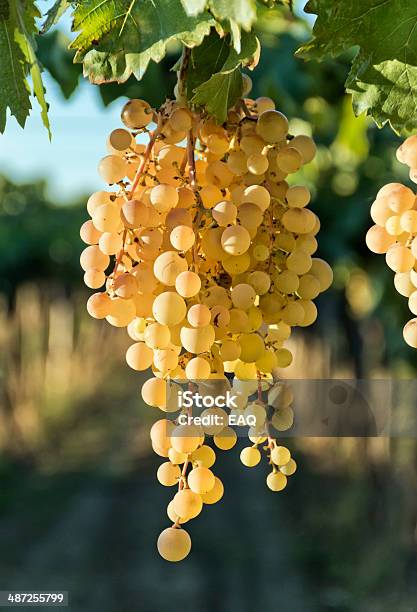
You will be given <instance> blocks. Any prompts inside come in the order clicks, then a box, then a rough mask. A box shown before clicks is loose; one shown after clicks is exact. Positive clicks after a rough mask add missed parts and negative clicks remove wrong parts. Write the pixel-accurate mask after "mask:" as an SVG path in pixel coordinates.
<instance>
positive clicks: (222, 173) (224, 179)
mask: <svg viewBox="0 0 417 612" xmlns="http://www.w3.org/2000/svg"><path fill="white" fill-rule="evenodd" d="M206 179H207V181H208V182H209V183H212V184H213V185H215V186H216V187H219V188H220V189H224V188H225V187H229V185H230V183H231V182H232V180H233V174H232V172H231V171H230V170H229V167H228V166H227V164H225V163H224V162H222V161H214V162H212V163H211V164H209V165H208V166H207V169H206Z"/></svg>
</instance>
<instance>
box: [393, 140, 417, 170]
mask: <svg viewBox="0 0 417 612" xmlns="http://www.w3.org/2000/svg"><path fill="white" fill-rule="evenodd" d="M397 159H398V161H399V162H401V163H402V164H407V166H409V167H410V168H413V169H414V168H417V136H415V135H414V136H409V137H408V138H407V139H406V140H405V141H404V142H403V143H402V145H401V146H399V147H398V149H397Z"/></svg>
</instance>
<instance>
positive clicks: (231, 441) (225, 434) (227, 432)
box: [213, 427, 237, 450]
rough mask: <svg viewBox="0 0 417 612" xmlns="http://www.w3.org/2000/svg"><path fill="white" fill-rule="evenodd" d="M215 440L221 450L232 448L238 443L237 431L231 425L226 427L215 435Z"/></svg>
mask: <svg viewBox="0 0 417 612" xmlns="http://www.w3.org/2000/svg"><path fill="white" fill-rule="evenodd" d="M213 442H214V444H215V445H216V446H217V448H220V449H221V450H230V449H231V448H233V447H234V446H235V445H236V442H237V435H236V432H235V430H234V429H232V428H231V427H225V428H224V429H222V431H221V432H220V433H219V434H217V435H215V436H213Z"/></svg>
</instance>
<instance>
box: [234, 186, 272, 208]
mask: <svg viewBox="0 0 417 612" xmlns="http://www.w3.org/2000/svg"><path fill="white" fill-rule="evenodd" d="M246 202H250V203H251V204H256V206H259V208H260V209H261V210H262V212H264V211H265V210H266V209H267V208H268V206H269V204H270V202H271V196H270V195H269V192H268V190H267V189H265V187H263V186H262V185H252V186H250V187H246V189H245V190H244V191H243V194H242V201H241V204H245V203H246Z"/></svg>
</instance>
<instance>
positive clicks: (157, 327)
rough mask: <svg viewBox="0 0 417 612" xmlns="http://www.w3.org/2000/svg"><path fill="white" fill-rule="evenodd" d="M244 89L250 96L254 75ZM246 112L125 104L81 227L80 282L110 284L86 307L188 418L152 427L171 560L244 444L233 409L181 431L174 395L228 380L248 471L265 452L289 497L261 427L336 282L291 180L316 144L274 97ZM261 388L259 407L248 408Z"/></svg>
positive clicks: (166, 404) (280, 458)
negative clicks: (296, 333) (247, 424)
mask: <svg viewBox="0 0 417 612" xmlns="http://www.w3.org/2000/svg"><path fill="white" fill-rule="evenodd" d="M244 86H245V95H248V94H249V91H250V88H251V82H250V79H249V78H245V79H244ZM245 105H247V110H246V111H244V110H243V108H242V107H241V106H239V105H238V106H237V107H236V108H235V109H232V110H231V114H230V115H229V118H230V122H226V123H225V124H224V125H218V124H217V123H216V122H215V121H213V120H212V119H211V118H210V117H208V116H207V115H204V114H199V113H198V112H197V111H195V110H193V111H191V110H190V109H188V108H185V107H184V106H182V105H181V104H179V103H177V102H175V101H172V100H169V101H167V102H166V103H165V104H164V105H163V107H161V109H159V110H153V109H151V107H150V105H149V104H148V103H147V102H146V101H144V100H130V101H129V102H128V103H127V104H126V105H125V107H124V108H123V110H122V122H123V124H124V126H125V127H122V128H118V129H115V130H113V131H112V132H111V134H110V136H109V138H108V140H107V148H108V152H109V153H110V155H106V156H105V157H104V158H103V160H102V161H101V162H100V175H101V177H102V179H103V180H104V181H105V182H107V183H108V184H109V185H112V187H111V190H110V191H108V192H107V191H101V192H96V193H95V194H93V195H92V196H91V197H90V199H89V201H88V204H87V211H88V213H89V215H90V216H91V220H89V221H87V222H86V223H84V225H83V227H82V229H81V232H80V235H81V238H82V240H83V241H84V242H85V244H86V245H87V246H86V248H85V249H84V251H83V253H82V255H81V265H82V267H83V269H84V271H85V282H86V284H87V286H89V287H90V288H92V289H95V290H96V289H99V288H100V287H102V291H101V292H97V293H94V294H93V295H92V296H91V297H90V298H89V300H88V304H87V309H88V311H89V313H90V314H91V316H93V317H94V318H98V319H100V318H101V319H104V318H105V319H106V320H107V322H108V323H110V324H111V325H113V326H115V327H126V328H127V333H128V335H129V337H130V339H131V340H130V345H129V346H128V348H127V350H126V362H127V364H128V366H129V367H130V368H131V369H132V370H134V372H135V373H136V372H144V371H147V370H151V374H150V375H149V377H148V378H147V380H145V382H144V383H143V385H142V388H141V391H140V396H141V400H142V402H143V403H145V404H146V405H147V406H149V407H150V409H152V410H160V411H162V412H170V413H175V414H174V415H173V418H175V419H177V420H176V421H175V422H174V421H171V420H169V419H159V420H158V421H157V422H156V423H155V424H154V425H153V426H152V428H151V431H150V437H151V445H152V448H153V450H154V452H155V453H156V454H157V455H158V456H160V457H161V458H163V459H162V461H163V462H162V463H161V465H160V467H159V468H158V471H157V479H158V480H159V482H160V483H161V484H162V485H163V486H166V487H175V490H176V493H175V494H174V496H173V498H172V499H171V501H170V502H169V504H168V510H167V513H168V517H169V518H170V520H172V523H173V524H172V527H168V528H167V529H165V530H164V531H163V532H162V533H161V535H160V536H159V538H158V543H157V547H158V550H159V552H160V554H161V556H162V557H163V558H164V559H166V560H168V561H171V562H175V561H179V560H182V559H184V558H185V557H186V556H187V554H188V553H189V551H190V548H191V540H190V537H189V535H188V533H187V532H185V531H184V530H183V529H182V528H180V524H182V523H184V522H186V521H189V520H191V519H192V518H195V517H196V516H197V515H198V514H199V513H200V512H201V511H202V508H203V505H211V504H215V503H217V502H218V501H219V500H220V499H221V498H222V497H223V495H224V487H223V483H222V482H221V480H220V479H219V478H218V477H217V476H216V475H215V472H214V471H212V469H213V470H215V467H216V466H215V461H216V454H221V453H222V452H225V451H229V450H230V449H232V448H233V447H234V446H235V444H236V442H237V435H236V432H235V431H234V429H233V428H232V427H230V425H229V424H228V414H227V412H226V411H225V410H224V409H223V408H220V407H215V406H214V407H210V408H208V407H206V408H205V410H204V411H203V413H202V414H203V415H205V416H210V417H218V418H219V419H220V421H221V422H220V423H217V422H216V423H208V424H205V425H196V424H193V423H191V424H190V423H186V424H184V423H182V422H180V420H179V417H182V416H186V417H188V416H189V415H190V413H189V412H188V411H187V409H186V408H185V407H183V406H181V405H180V404H179V395H180V393H179V392H180V391H183V390H184V389H187V388H188V389H194V387H195V388H197V389H200V390H201V391H202V392H203V396H202V397H204V398H206V399H207V398H208V399H210V397H211V396H212V395H213V394H214V395H215V396H216V394H217V393H218V391H216V390H215V389H216V386H215V385H216V384H217V383H220V384H221V385H224V384H226V385H229V386H231V387H232V390H235V391H236V398H237V402H238V408H237V409H236V416H238V415H239V414H240V415H243V416H245V417H246V418H249V417H252V418H253V419H255V421H254V422H255V424H256V426H252V425H251V429H250V430H249V438H250V442H251V444H253V446H249V447H246V448H244V449H243V450H242V452H241V462H242V464H243V465H245V466H247V467H254V466H256V465H257V464H258V463H259V462H260V461H261V459H262V455H266V456H267V459H268V461H269V462H270V463H271V464H272V465H273V472H272V473H271V474H270V475H269V476H268V479H267V485H268V487H269V488H270V489H272V490H274V491H278V490H281V489H282V488H284V486H285V485H286V482H287V480H286V476H287V475H288V476H291V474H293V473H294V471H295V469H296V466H295V462H293V463H291V461H293V460H292V459H291V455H290V453H289V451H288V450H287V449H286V448H284V447H282V446H280V445H279V444H278V443H277V442H275V440H274V439H273V438H271V436H270V432H269V431H266V430H263V431H258V430H257V428H264V429H265V428H268V427H273V426H276V428H277V429H278V431H285V430H286V429H288V428H289V427H290V426H291V425H292V422H293V417H294V414H293V412H292V408H291V402H292V400H293V397H292V395H291V394H290V393H289V392H288V391H285V392H284V391H283V392H282V393H281V394H278V395H277V396H276V397H275V396H274V397H273V404H272V411H273V412H272V413H271V412H270V410H269V409H268V406H267V402H268V401H269V400H268V398H269V394H268V393H266V392H265V389H269V391H271V389H272V390H273V389H274V388H276V387H277V386H279V385H280V384H281V383H275V382H274V377H275V376H276V371H277V370H278V369H280V368H286V367H289V366H290V364H291V362H292V360H293V354H292V352H291V351H289V350H288V349H287V348H286V347H285V346H284V344H285V342H286V341H287V340H288V338H289V337H290V335H291V329H292V327H294V326H297V325H299V326H307V325H310V324H312V323H313V322H314V321H315V319H316V316H317V309H316V307H315V305H314V303H313V301H312V300H313V299H315V298H316V297H317V296H318V295H319V293H321V292H323V291H325V290H326V289H328V288H329V286H330V285H331V283H332V280H333V273H332V271H331V268H330V266H329V265H328V264H327V263H326V262H324V261H323V260H322V259H320V258H317V257H315V256H314V254H315V252H316V250H317V246H318V245H317V239H316V235H317V233H318V231H319V229H320V222H319V220H318V218H317V216H316V215H315V214H314V213H313V212H312V211H311V210H310V208H309V204H310V197H311V196H310V192H309V190H308V189H307V188H306V187H304V186H303V185H297V184H294V181H290V179H288V182H287V175H288V174H291V173H294V172H297V171H298V169H299V168H300V167H301V166H302V165H303V164H305V163H308V162H309V161H311V159H312V158H313V157H314V154H315V145H314V142H313V141H312V139H311V138H310V137H308V136H296V137H294V138H293V137H292V136H290V135H289V134H288V125H289V124H288V120H287V118H286V117H285V116H284V115H283V114H282V113H281V112H280V111H279V110H276V109H275V103H274V102H273V101H272V100H271V99H270V98H267V97H260V98H258V99H257V100H250V99H246V101H245ZM248 113H249V115H250V116H249V117H248V116H247V115H248ZM151 120H153V121H154V122H155V123H154V124H155V125H157V126H158V127H156V128H153V127H152V126H153V125H154V124H151ZM237 124H238V125H239V130H238V131H236V125H237ZM147 126H148V127H147ZM137 130H139V131H142V132H147V133H148V142H147V143H145V144H143V141H142V140H141V141H139V142H137V141H136V135H137V134H136V131H137ZM152 130H154V131H152ZM184 141H186V144H185V143H184ZM289 185H291V187H290V186H289ZM407 194H408V192H404V193H403V192H402V191H401V190H400V191H399V190H398V189H397V188H394V189H393V193H390V194H389V195H387V196H386V197H387V198H388V197H389V203H390V204H389V205H390V206H394V207H395V206H397V208H398V207H399V208H401V206H402V205H401V201H402V200H401V198H403V199H404V198H406V199H407V198H408V200H407V202H409V199H410V196H409V194H408V195H407ZM390 210H391V209H390ZM404 212H407V215H405V216H404V217H401V219H402V221H401V223H402V224H403V226H404V228H409V227H414V225H413V224H414V222H415V219H414V217H415V215H413V214H410V212H411V211H409V208H405V211H404ZM382 213H384V211H382V212H381V211H378V219H380V218H382V216H383V214H382ZM384 214H385V213H384ZM378 227H379V226H378ZM376 232H378V235H377V236H375V240H374V242H375V243H377V242H378V240H379V242H382V243H383V244H379V243H378V244H377V245H376V248H377V249H379V250H381V249H382V248H385V246H387V249H386V250H387V251H388V249H389V247H390V246H391V238H390V237H389V235H388V233H387V232H386V230H385V229H382V228H379V229H378V230H376ZM384 232H385V233H384ZM374 233H375V232H374ZM387 236H388V237H387ZM407 248H408V247H407ZM416 249H417V246H416ZM411 252H412V248H411V250H410V253H411ZM410 282H411V281H410ZM403 284H404V285H405V283H404V282H403ZM412 294H413V291H410V300H414V298H413V297H412ZM416 301H417V300H416ZM416 308H417V304H416ZM407 333H408V332H407ZM408 335H409V336H410V337H411V336H412V337H414V331H412V332H411V333H409V334H408ZM132 342H133V343H132ZM416 342H417V341H416ZM225 373H227V374H228V375H230V381H231V382H229V381H228V379H227V378H226V374H225ZM212 385H213V386H212ZM263 385H265V387H263ZM256 391H257V394H258V400H257V401H252V400H251V401H250V403H249V404H248V401H249V400H248V398H249V395H252V394H253V393H254V392H256ZM271 397H272V395H271ZM271 401H272V400H271ZM191 413H192V411H191ZM271 414H272V416H271ZM167 416H168V415H167ZM270 419H271V421H270ZM211 436H213V443H214V447H215V449H216V453H215V452H214V451H213V449H212V448H211V447H210V446H209V444H210V441H209V440H208V438H209V437H211Z"/></svg>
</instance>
